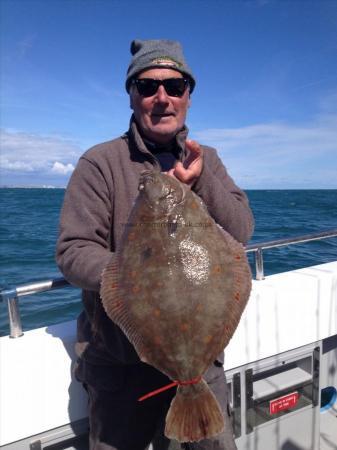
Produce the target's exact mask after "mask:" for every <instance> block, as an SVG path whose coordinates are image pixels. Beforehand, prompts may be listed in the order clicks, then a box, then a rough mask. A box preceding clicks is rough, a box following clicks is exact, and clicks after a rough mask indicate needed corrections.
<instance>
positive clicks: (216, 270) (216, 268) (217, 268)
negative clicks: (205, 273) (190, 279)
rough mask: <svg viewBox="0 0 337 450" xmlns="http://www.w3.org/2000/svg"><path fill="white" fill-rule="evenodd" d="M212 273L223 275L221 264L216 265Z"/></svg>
mask: <svg viewBox="0 0 337 450" xmlns="http://www.w3.org/2000/svg"><path fill="white" fill-rule="evenodd" d="M212 272H213V273H215V274H217V273H221V266H220V264H216V265H215V266H214V267H213V270H212Z"/></svg>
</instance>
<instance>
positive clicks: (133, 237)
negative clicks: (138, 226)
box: [128, 232, 136, 241]
mask: <svg viewBox="0 0 337 450" xmlns="http://www.w3.org/2000/svg"><path fill="white" fill-rule="evenodd" d="M135 238H136V233H135V232H132V233H130V234H129V236H128V241H133V240H135Z"/></svg>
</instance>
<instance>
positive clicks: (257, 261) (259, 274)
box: [254, 247, 264, 280]
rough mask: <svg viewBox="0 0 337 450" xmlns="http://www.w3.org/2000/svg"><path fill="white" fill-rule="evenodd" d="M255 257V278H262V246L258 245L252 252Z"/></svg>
mask: <svg viewBox="0 0 337 450" xmlns="http://www.w3.org/2000/svg"><path fill="white" fill-rule="evenodd" d="M254 257H255V270H256V279H257V280H264V268H263V254H262V248H261V247H258V248H257V249H256V251H255V252H254Z"/></svg>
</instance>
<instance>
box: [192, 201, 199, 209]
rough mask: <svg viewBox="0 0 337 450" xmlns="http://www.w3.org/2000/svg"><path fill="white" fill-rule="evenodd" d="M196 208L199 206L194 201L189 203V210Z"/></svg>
mask: <svg viewBox="0 0 337 450" xmlns="http://www.w3.org/2000/svg"><path fill="white" fill-rule="evenodd" d="M198 207H199V205H198V203H197V202H196V201H193V202H192V203H191V208H193V209H197V208H198Z"/></svg>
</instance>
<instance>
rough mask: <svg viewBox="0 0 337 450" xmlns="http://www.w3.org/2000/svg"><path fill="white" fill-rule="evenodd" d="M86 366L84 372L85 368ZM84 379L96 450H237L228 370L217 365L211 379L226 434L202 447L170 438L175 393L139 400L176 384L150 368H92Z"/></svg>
mask: <svg viewBox="0 0 337 450" xmlns="http://www.w3.org/2000/svg"><path fill="white" fill-rule="evenodd" d="M81 366H82V367H81ZM79 368H80V370H77V375H78V378H79V379H80V380H81V381H83V382H84V384H85V387H86V389H87V391H88V395H89V423H90V450H145V449H147V448H148V446H149V444H150V443H152V446H153V450H178V449H186V450H236V446H235V442H234V439H233V433H232V428H231V424H230V417H229V410H228V403H227V385H226V381H225V374H224V371H223V368H222V366H215V365H213V366H212V367H211V368H210V369H209V370H208V371H207V372H206V374H205V379H206V381H207V383H208V384H209V386H210V388H211V389H212V391H213V392H214V394H215V396H216V398H217V400H218V402H219V404H220V406H221V409H222V411H223V414H224V418H225V422H226V423H225V432H224V433H222V434H220V435H218V436H216V437H214V438H212V439H206V440H203V441H199V442H197V443H186V444H179V443H178V442H176V441H170V440H169V439H167V438H166V437H165V436H164V428H165V418H166V414H167V411H168V409H169V406H170V403H171V400H172V398H173V397H174V395H175V389H171V390H168V391H166V392H162V393H161V394H159V395H156V396H154V397H152V398H149V399H147V400H144V401H142V402H138V398H139V397H141V396H142V395H144V394H146V393H148V392H151V391H153V390H155V389H157V388H159V387H162V386H165V385H166V384H168V383H170V382H171V381H170V380H169V379H168V378H167V377H166V376H165V375H163V374H162V373H160V372H158V371H157V370H156V369H154V368H152V367H151V366H149V365H147V364H143V363H140V364H136V365H129V366H113V367H112V366H104V367H102V366H101V367H99V366H88V365H87V364H83V363H82V364H80V367H79Z"/></svg>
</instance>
